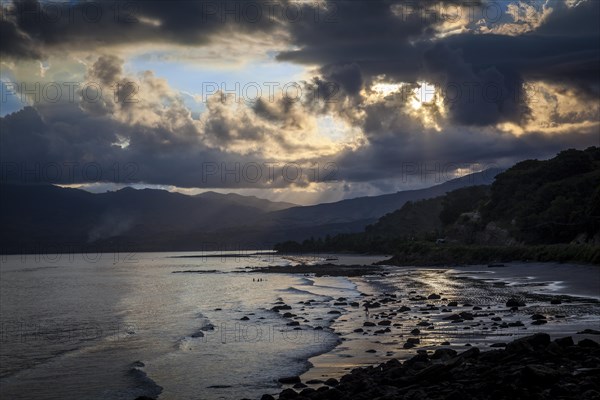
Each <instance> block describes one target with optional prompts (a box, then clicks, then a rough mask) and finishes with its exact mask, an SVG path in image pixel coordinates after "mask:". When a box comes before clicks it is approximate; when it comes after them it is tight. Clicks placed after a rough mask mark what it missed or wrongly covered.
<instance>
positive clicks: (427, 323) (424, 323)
mask: <svg viewBox="0 0 600 400" xmlns="http://www.w3.org/2000/svg"><path fill="white" fill-rule="evenodd" d="M430 325H432V324H431V323H430V322H427V321H421V322H419V323H418V324H417V326H430Z"/></svg>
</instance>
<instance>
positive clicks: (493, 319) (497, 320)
mask: <svg viewBox="0 0 600 400" xmlns="http://www.w3.org/2000/svg"><path fill="white" fill-rule="evenodd" d="M491 320H492V321H496V322H499V321H502V318H500V317H492V318H491Z"/></svg>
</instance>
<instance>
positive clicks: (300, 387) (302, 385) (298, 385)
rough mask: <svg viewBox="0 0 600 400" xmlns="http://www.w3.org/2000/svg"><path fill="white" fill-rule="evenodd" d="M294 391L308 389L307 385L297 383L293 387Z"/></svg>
mask: <svg viewBox="0 0 600 400" xmlns="http://www.w3.org/2000/svg"><path fill="white" fill-rule="evenodd" d="M292 387H293V388H294V389H303V388H305V387H306V385H305V384H304V383H302V382H299V383H296V384H295V385H294V386H292Z"/></svg>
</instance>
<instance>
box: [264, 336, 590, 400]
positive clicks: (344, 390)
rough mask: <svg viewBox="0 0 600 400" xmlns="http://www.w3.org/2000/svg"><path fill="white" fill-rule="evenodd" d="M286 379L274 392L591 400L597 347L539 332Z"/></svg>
mask: <svg viewBox="0 0 600 400" xmlns="http://www.w3.org/2000/svg"><path fill="white" fill-rule="evenodd" d="M286 379H287V380H286V382H282V383H288V384H293V387H289V388H287V389H284V390H283V391H282V392H281V393H280V394H279V397H278V398H279V399H281V400H283V399H297V400H302V399H320V400H329V399H331V400H334V399H335V400H346V399H347V400H363V399H364V400H377V399H378V400H392V399H410V400H437V399H446V400H470V399H473V400H475V399H476V400H486V399H489V400H492V399H494V400H495V399H510V400H519V399H522V400H546V399H548V400H551V399H552V400H555V399H579V400H592V399H599V398H600V345H599V344H598V343H597V342H596V341H594V340H591V339H583V340H580V341H579V342H578V343H574V341H573V339H572V338H571V337H564V338H560V339H556V340H554V341H551V339H550V336H549V335H548V334H545V333H538V334H534V335H532V336H527V337H524V338H520V339H517V340H515V341H512V342H510V343H508V344H507V345H506V347H505V348H504V349H502V350H489V351H485V352H481V351H480V350H479V349H478V348H477V347H471V348H469V349H468V350H466V351H464V352H462V353H460V354H459V353H457V352H456V351H455V350H453V349H450V348H443V347H441V348H438V349H436V350H435V351H432V352H427V351H425V350H419V351H417V355H415V356H414V357H412V358H410V359H408V360H407V361H405V362H404V363H400V362H399V361H398V360H396V359H392V360H390V361H388V362H386V363H384V364H381V365H378V366H374V367H366V368H357V369H354V370H352V372H351V373H349V374H347V375H345V376H343V377H342V378H341V379H340V380H339V381H338V380H336V379H328V380H327V381H325V382H322V386H320V387H317V388H314V387H308V385H306V383H309V384H312V386H314V383H317V382H304V383H303V382H300V379H299V378H298V377H289V378H286ZM272 399H275V397H273V396H271V395H268V394H265V395H264V396H262V398H261V400H272Z"/></svg>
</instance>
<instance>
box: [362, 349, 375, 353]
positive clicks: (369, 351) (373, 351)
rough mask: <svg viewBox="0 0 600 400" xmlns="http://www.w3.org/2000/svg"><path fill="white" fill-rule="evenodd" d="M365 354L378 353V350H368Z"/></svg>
mask: <svg viewBox="0 0 600 400" xmlns="http://www.w3.org/2000/svg"><path fill="white" fill-rule="evenodd" d="M365 353H377V350H374V349H369V350H366V351H365Z"/></svg>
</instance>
